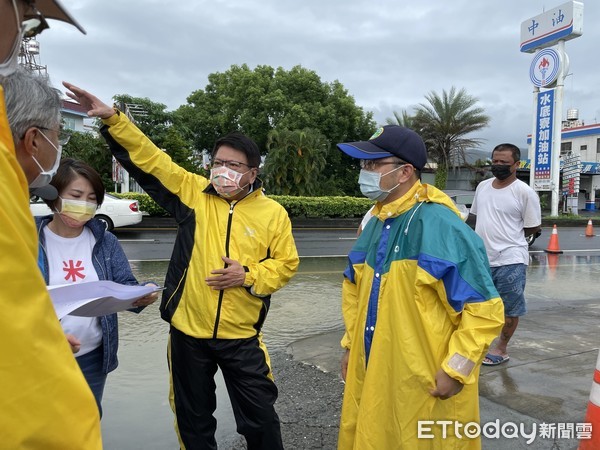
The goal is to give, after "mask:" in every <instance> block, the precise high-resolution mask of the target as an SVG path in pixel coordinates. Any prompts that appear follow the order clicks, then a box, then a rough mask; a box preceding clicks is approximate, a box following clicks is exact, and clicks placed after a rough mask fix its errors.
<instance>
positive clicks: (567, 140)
mask: <svg viewBox="0 0 600 450" xmlns="http://www.w3.org/2000/svg"><path fill="white" fill-rule="evenodd" d="M567 117H568V120H565V121H563V123H562V133H561V135H562V137H561V146H560V157H561V171H562V166H563V163H562V160H563V158H565V157H567V156H570V155H580V156H581V172H580V181H579V202H578V203H579V205H578V209H587V210H595V209H600V198H599V199H598V202H596V192H597V191H598V190H600V124H599V123H595V124H593V125H585V123H584V122H583V121H581V120H579V119H578V118H577V110H569V111H568V112H567ZM527 143H528V144H529V155H533V154H535V152H534V151H533V149H531V136H528V137H527ZM527 167H529V161H527ZM561 184H562V177H561ZM561 190H562V186H561ZM563 195H566V194H565V191H563Z"/></svg>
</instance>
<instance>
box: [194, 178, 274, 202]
mask: <svg viewBox="0 0 600 450" xmlns="http://www.w3.org/2000/svg"><path fill="white" fill-rule="evenodd" d="M262 186H263V182H262V180H261V179H260V178H258V177H257V178H256V180H254V183H252V191H251V192H249V193H248V195H246V197H251V196H256V195H262ZM202 192H204V193H205V194H209V195H214V196H216V197H220V198H222V199H223V200H227V199H226V198H225V197H221V196H220V195H219V193H218V192H217V191H216V189H215V188H214V186H213V185H212V183H211V182H210V181H209V183H208V186H206V187H205V188H204V191H202ZM257 192H258V193H259V194H257ZM246 197H242V198H241V199H240V200H243V199H244V198H246Z"/></svg>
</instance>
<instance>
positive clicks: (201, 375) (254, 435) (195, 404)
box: [169, 327, 283, 450]
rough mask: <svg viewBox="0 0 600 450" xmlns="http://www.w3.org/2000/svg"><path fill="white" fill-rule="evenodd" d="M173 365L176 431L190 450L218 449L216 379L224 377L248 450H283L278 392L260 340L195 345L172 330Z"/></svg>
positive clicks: (206, 341) (195, 341)
mask: <svg viewBox="0 0 600 450" xmlns="http://www.w3.org/2000/svg"><path fill="white" fill-rule="evenodd" d="M169 345H170V349H169V354H170V361H169V365H170V368H171V383H172V386H171V387H172V390H173V404H172V405H171V406H172V407H173V411H174V412H175V418H176V431H177V433H178V435H179V439H180V442H181V444H182V446H183V447H184V448H185V449H186V450H196V449H216V448H217V444H216V441H215V430H216V427H217V421H216V419H215V418H214V416H213V413H214V411H215V409H216V404H217V402H216V395H215V381H214V376H215V373H216V371H217V366H218V367H219V368H220V369H221V371H222V372H223V378H224V379H225V384H226V386H227V392H228V393H229V398H230V400H231V406H232V408H233V413H234V415H235V421H236V424H237V431H238V433H240V434H242V435H244V437H245V438H246V442H247V443H248V450H258V449H265V450H266V449H269V450H277V449H283V444H282V442H281V430H280V427H279V417H278V416H277V413H276V412H275V408H274V406H273V405H274V404H275V400H277V387H276V386H275V383H274V382H273V380H272V378H271V369H270V367H269V365H268V364H267V358H268V355H267V352H266V348H265V346H264V344H262V342H261V340H260V339H259V338H257V337H253V338H249V339H196V338H192V337H190V336H187V335H185V334H183V333H182V332H180V331H178V330H176V329H175V328H173V327H171V336H170V340H169Z"/></svg>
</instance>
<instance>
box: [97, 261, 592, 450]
mask: <svg viewBox="0 0 600 450" xmlns="http://www.w3.org/2000/svg"><path fill="white" fill-rule="evenodd" d="M345 264H346V259H345V258H303V259H302V260H301V264H300V270H299V272H298V274H297V275H296V276H295V277H294V278H293V279H292V281H291V282H290V283H289V284H288V285H287V286H286V287H285V288H283V289H282V290H281V291H279V292H278V293H276V294H275V295H274V296H273V297H272V300H271V310H270V311H269V316H268V318H267V320H266V323H265V325H264V328H263V332H264V340H265V343H266V344H267V347H268V348H269V350H270V351H271V352H273V351H276V350H282V349H284V348H285V347H286V346H287V345H289V344H290V343H292V342H294V341H297V340H300V339H303V338H306V337H311V336H316V335H320V334H323V333H328V332H330V331H336V330H341V329H342V327H343V324H342V317H341V307H340V298H341V284H342V272H343V270H344V267H345ZM132 268H133V270H134V273H135V275H136V276H137V278H138V280H140V281H155V282H157V283H158V284H162V282H163V280H164V274H165V271H166V268H167V262H165V261H159V262H156V261H147V262H133V263H132ZM599 274H600V256H593V255H583V256H580V255H570V254H569V255H556V256H555V255H547V254H532V256H531V262H530V266H529V269H528V274H527V276H528V279H527V289H526V297H527V298H528V304H529V305H528V306H529V308H530V309H532V308H533V309H535V308H536V307H540V306H543V305H544V304H548V302H547V300H555V301H556V300H561V301H569V300H583V299H589V298H596V297H598V295H597V292H596V291H597V290H596V289H594V288H593V287H592V285H593V284H594V283H596V281H595V280H597V279H598V276H599ZM119 334H120V349H119V360H120V365H119V368H118V369H117V370H116V371H114V372H112V373H111V374H109V376H108V381H107V385H106V390H105V393H104V401H103V408H104V417H103V419H102V429H103V430H102V432H103V439H104V448H105V449H107V450H113V449H114V450H134V449H144V450H153V449H156V450H159V449H160V450H168V449H177V448H179V444H178V442H177V437H176V435H175V432H174V429H173V414H172V412H171V410H170V406H169V403H168V390H169V381H168V368H167V361H166V342H167V336H168V325H167V323H166V322H164V321H163V320H162V319H160V316H159V313H158V302H157V303H155V304H154V305H151V306H150V307H148V308H146V310H144V311H143V312H142V313H141V314H139V315H136V314H133V313H128V312H125V313H121V314H120V316H119ZM218 378H219V379H218V381H217V396H218V406H217V411H216V413H215V416H216V418H217V421H218V430H217V440H218V442H219V443H220V445H222V446H223V447H225V445H226V443H227V442H229V441H230V440H231V438H232V437H233V436H234V435H235V423H234V421H233V414H232V412H231V407H230V405H229V400H228V398H227V393H226V390H225V387H224V383H223V381H222V379H220V376H219V377H218Z"/></svg>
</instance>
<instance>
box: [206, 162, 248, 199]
mask: <svg viewBox="0 0 600 450" xmlns="http://www.w3.org/2000/svg"><path fill="white" fill-rule="evenodd" d="M248 172H250V171H248ZM248 172H244V173H239V172H236V171H235V170H233V169H230V168H229V167H227V166H221V167H215V168H214V169H210V182H211V183H212V185H213V186H214V188H215V190H216V191H217V192H218V193H219V195H221V196H223V197H225V198H231V197H235V196H236V195H237V194H239V193H240V192H242V190H244V188H245V187H246V186H248V184H245V185H244V186H240V181H241V179H242V177H243V176H244V175H246V174H247V173H248Z"/></svg>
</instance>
